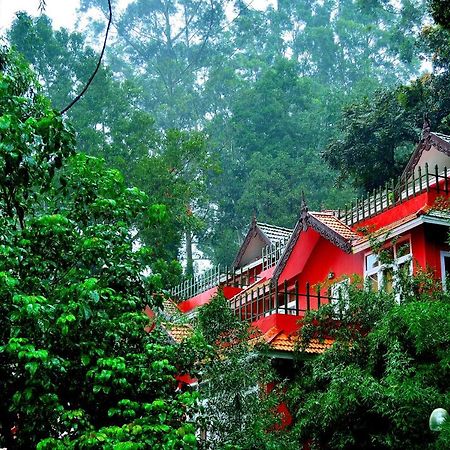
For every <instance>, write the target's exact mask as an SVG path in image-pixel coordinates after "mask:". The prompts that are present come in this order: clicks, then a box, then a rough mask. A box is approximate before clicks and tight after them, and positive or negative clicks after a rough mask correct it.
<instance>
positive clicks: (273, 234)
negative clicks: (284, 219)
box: [257, 222, 293, 243]
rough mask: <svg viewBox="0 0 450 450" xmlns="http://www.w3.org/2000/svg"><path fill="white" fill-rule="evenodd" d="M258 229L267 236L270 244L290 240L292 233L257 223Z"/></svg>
mask: <svg viewBox="0 0 450 450" xmlns="http://www.w3.org/2000/svg"><path fill="white" fill-rule="evenodd" d="M257 226H258V228H259V229H260V230H261V231H262V232H263V233H264V234H265V235H266V236H267V238H268V239H269V241H270V242H271V243H274V242H278V241H283V240H287V239H289V238H290V236H291V234H292V231H293V230H291V229H289V228H283V227H277V226H275V225H269V224H268V223H260V222H258V223H257Z"/></svg>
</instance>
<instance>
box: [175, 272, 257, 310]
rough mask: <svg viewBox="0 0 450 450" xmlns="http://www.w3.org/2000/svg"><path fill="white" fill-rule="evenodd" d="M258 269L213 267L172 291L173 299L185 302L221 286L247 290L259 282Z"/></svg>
mask: <svg viewBox="0 0 450 450" xmlns="http://www.w3.org/2000/svg"><path fill="white" fill-rule="evenodd" d="M259 272H260V270H258V268H257V267H252V268H243V269H234V268H229V267H228V266H225V267H222V266H220V265H218V266H216V267H213V268H212V269H210V270H208V271H207V272H205V273H204V274H202V275H200V276H198V277H194V278H189V279H188V280H186V281H184V282H183V283H181V284H179V285H178V286H176V287H174V288H173V289H172V290H171V291H170V295H171V297H172V299H174V300H177V301H183V300H186V299H189V298H192V297H195V296H196V295H199V294H201V293H203V292H206V291H208V290H209V289H211V288H213V287H216V286H217V287H219V286H233V287H240V288H246V287H247V286H249V285H251V284H253V283H254V282H255V281H257V280H258V279H259V278H258V273H259Z"/></svg>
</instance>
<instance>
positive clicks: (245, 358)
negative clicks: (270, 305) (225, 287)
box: [196, 294, 280, 449]
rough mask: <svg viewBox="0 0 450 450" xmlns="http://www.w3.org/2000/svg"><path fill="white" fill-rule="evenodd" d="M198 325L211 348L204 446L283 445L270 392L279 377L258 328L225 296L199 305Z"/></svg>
mask: <svg viewBox="0 0 450 450" xmlns="http://www.w3.org/2000/svg"><path fill="white" fill-rule="evenodd" d="M196 329H197V333H199V334H200V336H201V337H202V339H204V340H205V341H206V343H207V345H209V346H210V348H211V353H210V355H209V357H208V358H206V359H205V360H204V361H203V364H202V371H201V374H202V384H201V387H200V392H201V395H202V400H203V401H202V408H201V410H200V411H199V414H198V416H197V423H198V426H199V428H200V430H203V431H204V432H205V438H204V439H203V440H202V441H201V446H202V448H205V449H217V448H230V449H232V448H239V449H252V448H258V449H268V448H273V449H276V448H280V447H279V446H277V445H273V443H274V442H275V441H276V435H277V433H276V432H275V429H274V426H275V424H277V423H279V421H280V418H279V417H278V416H277V413H276V406H277V402H278V398H277V394H276V390H273V391H272V392H271V393H269V392H268V390H267V387H268V385H269V383H273V382H274V381H276V375H275V372H274V370H273V368H272V366H271V361H270V358H269V356H268V354H267V349H266V348H265V347H264V345H262V344H255V342H254V341H256V340H257V338H258V334H257V333H256V331H255V330H252V329H250V328H249V325H248V324H247V323H246V322H242V321H241V320H240V319H239V318H237V317H236V316H235V315H234V314H233V312H232V311H231V309H230V307H229V304H228V301H227V300H226V299H225V298H224V297H223V295H222V294H218V295H217V296H216V297H214V298H213V299H212V300H211V302H210V303H208V304H207V305H205V306H203V307H202V308H200V310H199V313H198V317H197V328H196ZM252 339H253V341H252ZM271 429H272V431H273V433H274V436H272V437H269V435H268V431H269V430H271Z"/></svg>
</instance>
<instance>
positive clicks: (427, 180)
mask: <svg viewBox="0 0 450 450" xmlns="http://www.w3.org/2000/svg"><path fill="white" fill-rule="evenodd" d="M429 175H430V174H429V173H428V163H425V182H426V184H427V192H430V177H429Z"/></svg>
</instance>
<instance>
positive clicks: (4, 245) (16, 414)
mask: <svg viewBox="0 0 450 450" xmlns="http://www.w3.org/2000/svg"><path fill="white" fill-rule="evenodd" d="M0 62H1V64H0V66H1V71H0V89H1V92H0V137H1V139H0V141H1V143H0V167H1V170H2V177H1V182H0V188H1V189H0V192H1V194H0V221H1V233H0V289H1V293H2V302H1V305H0V308H1V318H0V361H1V364H0V390H1V393H2V394H1V396H0V411H1V412H0V423H1V431H0V441H1V443H2V444H3V445H5V446H7V447H8V448H34V447H36V446H38V448H92V447H99V446H102V447H103V446H105V445H107V446H113V445H116V444H117V443H122V445H123V446H126V448H149V447H151V448H179V447H180V446H182V447H183V448H194V446H195V436H194V434H193V432H194V429H193V427H192V425H189V424H187V423H185V418H186V416H185V415H186V412H187V409H188V408H189V406H190V405H192V404H193V403H194V402H195V396H193V395H190V394H179V393H176V391H175V388H176V382H175V379H174V375H175V374H176V373H178V371H179V370H182V367H179V361H177V350H176V348H175V346H174V345H170V343H169V342H168V341H167V337H164V335H159V334H157V333H151V334H148V333H147V332H146V331H145V327H146V326H147V325H148V324H149V319H148V318H147V317H146V316H145V315H144V314H143V312H142V311H143V309H144V307H145V306H146V305H150V306H152V307H158V306H160V302H161V298H160V297H155V296H152V293H153V292H157V291H158V289H160V288H162V284H161V280H162V276H163V274H162V273H156V272H153V273H152V274H151V275H150V276H145V275H144V273H145V271H146V270H147V269H148V266H149V260H150V258H151V249H150V248H148V247H145V246H141V247H140V248H138V249H136V248H134V238H133V234H134V232H133V227H134V224H135V223H136V222H135V220H136V217H137V216H143V217H145V220H146V221H149V222H151V221H154V220H155V211H157V209H158V207H157V206H156V205H154V206H152V205H151V204H149V202H148V197H147V196H146V194H145V193H144V192H142V191H140V190H138V189H137V188H129V187H127V186H126V184H125V183H124V179H123V176H122V175H121V174H120V172H119V171H117V170H116V169H108V168H106V167H105V165H104V162H102V161H101V160H99V159H96V158H93V157H90V156H86V155H84V154H82V153H75V140H74V134H73V132H72V131H71V129H70V127H69V126H68V125H67V124H66V122H65V121H64V120H63V119H62V118H61V116H60V115H59V114H58V113H57V112H55V111H54V110H53V109H52V108H51V106H50V103H49V101H48V100H47V99H46V98H45V97H44V96H43V95H42V94H41V92H40V91H41V89H40V87H39V85H38V84H37V83H36V80H35V77H34V75H33V74H32V73H31V71H30V70H29V68H28V66H27V64H26V63H25V62H24V61H23V60H22V59H21V57H19V56H18V55H17V54H16V53H14V52H11V51H9V50H7V49H2V50H1V53H0ZM158 298H159V300H158ZM122 448H125V447H122Z"/></svg>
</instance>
